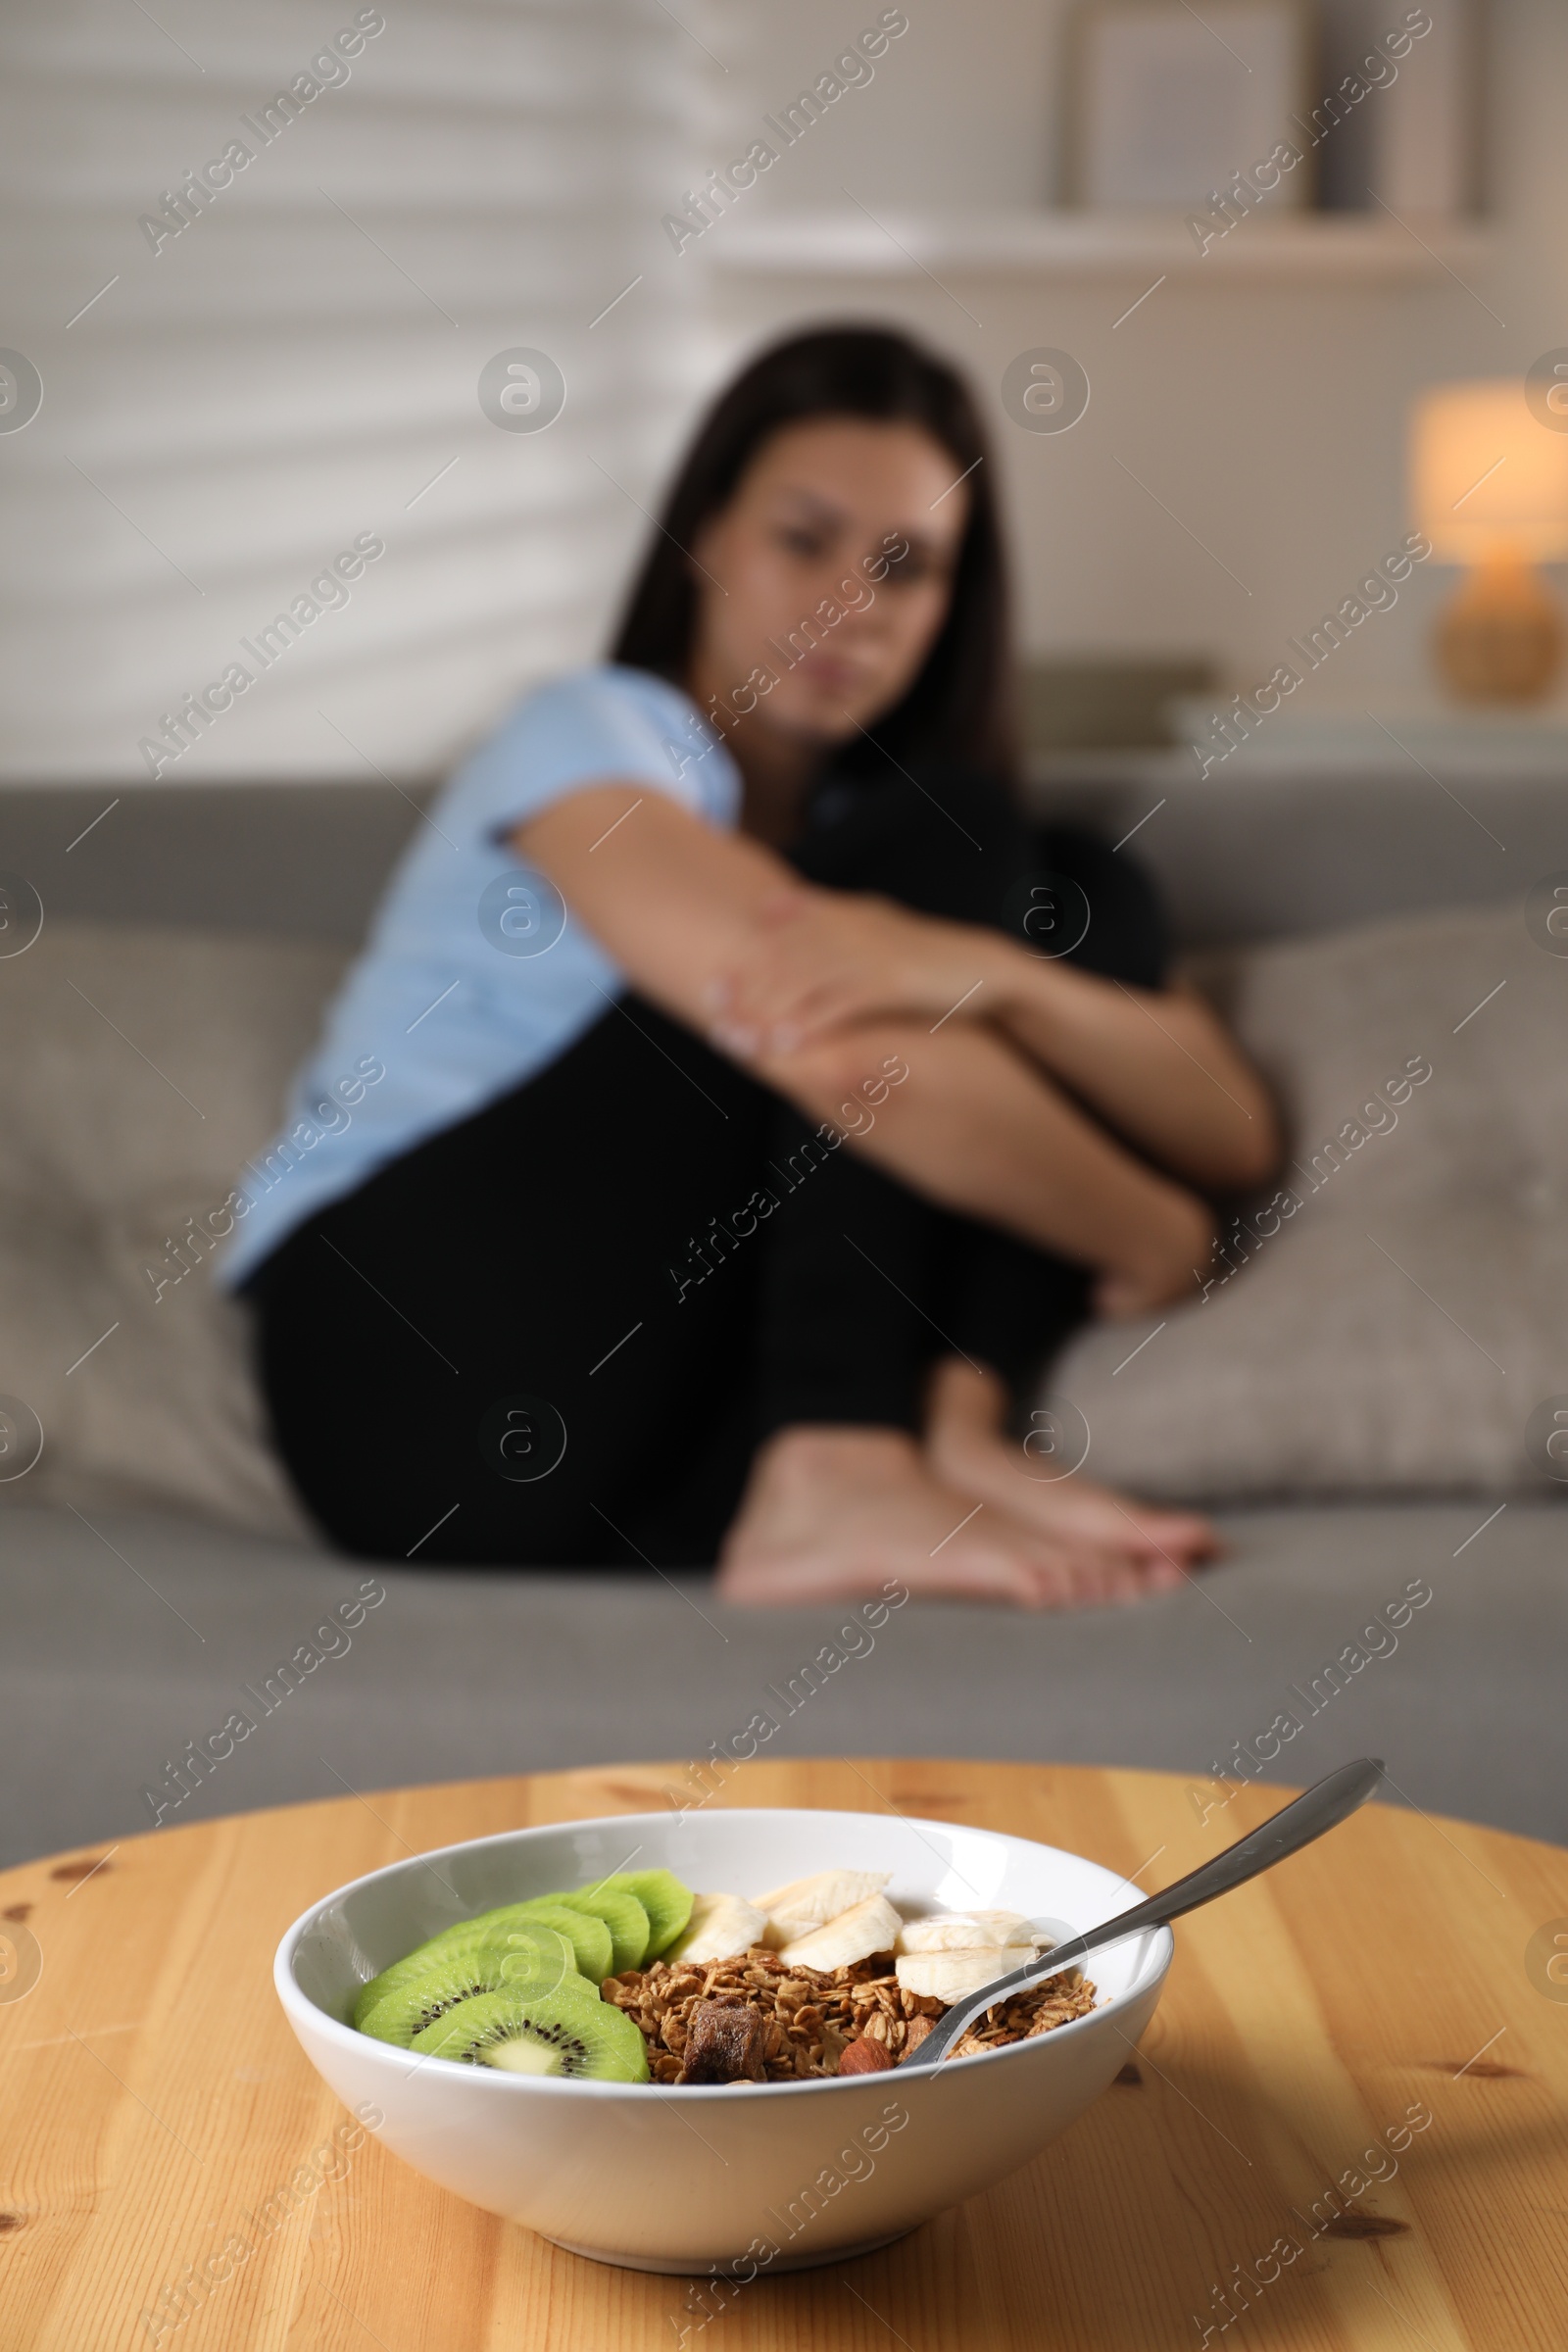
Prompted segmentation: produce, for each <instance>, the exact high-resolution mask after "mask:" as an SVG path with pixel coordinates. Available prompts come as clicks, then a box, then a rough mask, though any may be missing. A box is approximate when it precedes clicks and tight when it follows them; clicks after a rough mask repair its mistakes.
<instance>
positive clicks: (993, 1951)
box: [895, 1943, 1035, 2004]
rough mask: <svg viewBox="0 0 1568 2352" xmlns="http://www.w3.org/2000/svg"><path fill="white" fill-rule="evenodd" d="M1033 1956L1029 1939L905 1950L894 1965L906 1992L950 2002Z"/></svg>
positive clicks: (1022, 1963) (1033, 1951) (1019, 1965)
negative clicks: (974, 1946) (958, 1947)
mask: <svg viewBox="0 0 1568 2352" xmlns="http://www.w3.org/2000/svg"><path fill="white" fill-rule="evenodd" d="M1034 1956H1035V1947H1034V1945H1033V1944H1032V1943H991V1944H987V1945H986V1946H985V1948H984V1949H983V1950H970V1951H956V1952H951V1951H950V1952H906V1953H904V1954H902V1955H901V1956H900V1958H899V1959H898V1960H897V1961H896V1962H895V1967H896V1969H897V1973H898V1979H899V1983H900V1984H901V1985H903V1987H904V1989H905V1991H906V1992H917V1993H921V1994H923V1995H924V1997H925V1998H926V1999H927V2000H930V2001H947V2002H949V2003H950V2004H951V2003H952V2002H954V2001H965V2000H967V1999H968V1997H969V1995H970V1993H971V1992H978V1991H979V1990H980V1988H981V1986H982V1985H990V1984H992V1983H993V1982H994V1981H995V1979H996V1978H998V1977H1005V1976H1006V1974H1007V1973H1008V1971H1009V1970H1010V1969H1014V1968H1022V1967H1023V1965H1024V1963H1025V1961H1026V1960H1032V1959H1033V1958H1034Z"/></svg>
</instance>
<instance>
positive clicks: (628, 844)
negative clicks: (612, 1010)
mask: <svg viewBox="0 0 1568 2352" xmlns="http://www.w3.org/2000/svg"><path fill="white" fill-rule="evenodd" d="M511 839H512V846H513V847H514V849H515V850H516V852H517V854H518V856H519V857H521V858H526V859H527V861H528V863H529V864H530V865H536V866H538V867H539V868H540V870H541V871H542V872H543V873H545V874H547V875H548V876H549V878H550V880H551V881H552V882H554V883H555V885H556V887H557V889H558V890H559V891H560V892H561V895H562V897H563V898H564V900H565V902H566V905H567V907H569V908H570V910H571V912H572V913H573V914H574V915H575V916H577V918H578V919H579V920H580V921H581V922H582V923H583V924H585V925H586V927H587V929H588V930H590V931H591V932H592V933H593V935H594V937H595V938H596V939H597V940H599V941H600V943H601V944H602V945H603V946H604V948H605V949H606V950H607V951H608V953H609V954H610V955H611V956H613V957H614V959H615V961H616V962H617V963H618V964H619V965H620V967H621V969H622V971H624V972H625V973H626V974H627V975H628V976H629V977H630V979H631V980H632V982H633V983H634V985H635V986H636V987H637V988H638V989H640V990H641V992H642V993H643V995H644V996H647V997H651V998H652V999H653V1001H654V1003H655V1004H656V1005H662V1007H663V1009H664V1010H665V1011H666V1012H669V1013H673V1014H674V1016H675V1018H676V1019H677V1020H681V1021H684V1022H685V1023H686V1025H687V1026H688V1028H691V1029H695V1030H696V1031H697V1032H698V1033H699V1035H702V1036H707V1035H708V1034H709V1032H710V1031H711V1027H712V1024H713V1019H714V1014H715V1011H716V1008H717V1006H716V998H715V994H714V991H715V984H716V981H717V976H718V975H719V974H720V973H721V972H723V971H725V970H727V969H728V968H729V967H730V966H731V965H733V964H735V963H738V962H743V961H744V960H745V959H746V957H747V956H748V955H749V954H750V952H751V950H752V947H753V943H754V942H755V940H756V938H757V936H758V934H759V931H760V928H761V926H762V924H763V921H764V918H765V910H766V909H767V907H769V905H770V903H771V902H773V901H775V900H777V899H778V898H779V897H780V896H781V895H782V894H784V893H786V892H789V891H792V890H799V888H800V884H799V882H798V880H797V878H796V876H795V875H794V873H793V872H792V871H791V869H790V867H789V866H787V865H786V864H785V862H784V860H783V858H780V857H778V856H777V855H776V854H775V852H773V851H772V850H768V849H764V848H763V847H762V845H761V844H760V842H755V841H750V840H748V839H747V838H746V837H745V835H743V834H738V833H721V832H719V831H717V830H716V829H715V828H714V827H713V826H711V825H709V824H705V823H704V822H703V821H702V819H701V818H700V817H696V816H693V815H691V814H690V813H689V812H688V811H687V810H686V809H683V808H681V806H680V805H679V803H678V802H676V801H672V800H671V799H670V797H669V795H668V794H667V793H664V792H661V791H660V790H659V789H658V787H657V786H653V785H647V784H634V783H617V782H614V781H612V780H607V781H606V782H604V783H602V784H587V785H584V786H583V787H582V788H581V789H580V790H579V791H576V792H571V793H567V794H566V795H565V796H564V798H563V799H561V800H559V801H553V802H552V803H551V804H550V806H549V807H548V808H547V809H541V810H540V811H539V813H538V815H537V816H531V817H529V818H527V820H526V821H525V822H524V823H522V824H520V825H519V826H518V827H517V828H516V830H515V832H514V833H513V835H512V837H511Z"/></svg>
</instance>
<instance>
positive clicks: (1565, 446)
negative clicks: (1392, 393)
mask: <svg viewBox="0 0 1568 2352" xmlns="http://www.w3.org/2000/svg"><path fill="white" fill-rule="evenodd" d="M1410 490H1411V504H1412V506H1413V508H1414V512H1415V519H1416V521H1417V523H1418V524H1419V526H1420V528H1421V529H1422V530H1423V531H1424V532H1425V534H1426V536H1427V537H1428V538H1429V539H1430V540H1431V542H1432V552H1433V554H1434V555H1435V556H1436V557H1437V558H1438V559H1439V561H1440V562H1442V563H1446V564H1480V563H1486V562H1487V561H1488V560H1489V559H1492V558H1495V557H1498V556H1516V557H1524V558H1526V559H1528V560H1529V561H1531V562H1534V563H1538V564H1540V563H1550V562H1551V561H1553V560H1554V559H1555V558H1557V557H1560V556H1564V555H1568V433H1556V432H1549V431H1548V430H1547V429H1546V428H1545V426H1544V425H1542V424H1539V423H1538V422H1537V420H1536V418H1535V417H1533V416H1532V415H1531V413H1530V410H1529V409H1528V407H1527V406H1526V405H1525V388H1524V384H1523V382H1522V381H1521V380H1520V379H1518V378H1517V377H1512V376H1509V377H1504V378H1502V379H1500V380H1498V381H1494V382H1484V383H1463V384H1437V385H1434V386H1433V388H1432V389H1431V391H1429V392H1426V393H1423V395H1422V397H1421V399H1420V400H1419V401H1418V402H1417V403H1416V406H1415V410H1414V412H1413V415H1412V418H1411V426H1410Z"/></svg>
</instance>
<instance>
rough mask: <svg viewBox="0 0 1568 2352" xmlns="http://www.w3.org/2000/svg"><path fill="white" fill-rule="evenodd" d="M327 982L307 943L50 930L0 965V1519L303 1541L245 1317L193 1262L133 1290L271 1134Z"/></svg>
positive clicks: (157, 1269) (165, 1268)
mask: <svg viewBox="0 0 1568 2352" xmlns="http://www.w3.org/2000/svg"><path fill="white" fill-rule="evenodd" d="M343 963H344V956H343V955H342V953H341V951H339V950H337V949H329V948H324V947H319V946H317V945H314V944H301V943H297V942H292V941H284V940H270V939H246V938H219V937H208V936H206V935H203V934H200V933H196V932H189V931H153V930H141V929H137V928H134V927H132V926H130V925H120V924H114V925H111V924H97V923H68V922H52V921H48V920H46V921H45V924H44V928H43V931H42V933H41V935H40V937H39V938H38V940H37V941H36V942H35V944H34V945H33V946H32V947H31V948H29V949H28V950H27V951H26V952H25V954H24V955H22V956H12V957H9V958H5V959H3V960H0V1071H3V1072H4V1089H5V1103H6V1117H5V1120H4V1122H3V1124H0V1394H3V1395H5V1396H8V1397H15V1398H19V1399H20V1400H21V1401H22V1402H23V1404H25V1406H27V1407H28V1408H30V1410H31V1412H32V1413H33V1414H34V1415H36V1417H37V1420H38V1421H39V1422H40V1423H41V1424H42V1428H43V1435H44V1443H43V1451H42V1453H41V1455H40V1456H39V1458H38V1460H37V1462H36V1464H35V1466H34V1467H33V1468H31V1469H30V1470H28V1471H27V1472H26V1473H25V1475H24V1476H22V1477H18V1478H12V1479H6V1480H5V1481H4V1483H0V1500H17V1501H25V1502H44V1501H52V1502H61V1503H67V1504H73V1505H74V1506H76V1507H77V1508H79V1509H82V1510H85V1511H91V1510H93V1509H94V1508H104V1509H108V1508H113V1507H116V1506H119V1505H128V1506H146V1507H159V1506H174V1507H178V1508H184V1509H189V1510H194V1511H199V1512H201V1513H203V1514H204V1515H205V1516H207V1517H210V1518H215V1519H219V1520H223V1521H227V1522H229V1523H230V1524H232V1525H234V1526H238V1527H245V1528H251V1529H255V1530H257V1531H259V1532H263V1533H266V1534H270V1535H283V1536H289V1535H292V1536H301V1535H303V1534H304V1532H305V1528H304V1522H303V1520H302V1518H301V1515H300V1512H299V1509H298V1506H297V1504H296V1503H295V1501H294V1499H293V1497H292V1495H291V1493H290V1491H289V1488H288V1484H287V1481H286V1479H285V1478H284V1476H283V1473H282V1470H281V1469H280V1467H279V1465H278V1464H277V1462H276V1461H275V1459H274V1458H273V1456H272V1454H271V1452H270V1449H269V1447H268V1446H267V1444H266V1442H265V1438H264V1435H263V1424H262V1415H261V1410H260V1404H259V1399H258V1397H257V1395H256V1390H255V1384H254V1381H253V1379H252V1377H251V1372H250V1367H249V1362H248V1359H247V1353H246V1344H245V1343H246V1335H245V1328H244V1310H243V1309H242V1308H240V1307H238V1306H236V1305H234V1304H233V1303H232V1302H231V1301H229V1300H228V1299H225V1298H224V1297H222V1295H221V1293H219V1292H218V1291H217V1290H216V1289H215V1287H214V1285H213V1283H212V1281H211V1278H210V1271H209V1268H208V1265H207V1263H206V1262H205V1261H204V1262H203V1264H202V1266H201V1268H200V1269H199V1270H198V1271H193V1272H192V1273H190V1274H189V1275H187V1276H186V1277H185V1278H184V1279H183V1280H180V1281H177V1282H175V1281H172V1280H171V1281H169V1282H168V1284H167V1287H166V1288H165V1289H164V1290H163V1292H162V1294H161V1295H159V1294H158V1293H157V1291H156V1286H155V1281H154V1280H153V1279H151V1278H150V1277H149V1272H148V1269H149V1268H151V1269H152V1270H153V1273H154V1274H155V1275H163V1276H169V1275H172V1273H173V1272H174V1271H175V1269H176V1268H177V1265H178V1262H179V1261H178V1260H177V1259H176V1260H173V1261H171V1259H170V1256H169V1254H168V1249H167V1245H168V1243H169V1242H170V1241H177V1238H178V1236H179V1234H180V1229H181V1226H182V1223H183V1221H184V1219H185V1218H186V1217H187V1216H192V1215H196V1216H200V1215H201V1214H203V1213H204V1212H207V1211H210V1210H214V1209H216V1208H217V1207H219V1205H220V1204H221V1202H222V1201H224V1200H225V1199H226V1197H227V1195H228V1192H229V1189H230V1187H231V1185H232V1184H233V1181H234V1176H235V1172H236V1171H237V1169H238V1168H239V1167H240V1165H241V1163H242V1162H243V1161H244V1160H245V1159H246V1158H248V1157H249V1155H250V1154H251V1153H252V1152H255V1151H256V1150H257V1149H258V1148H259V1147H260V1146H261V1145H262V1144H263V1143H265V1142H266V1141H267V1140H268V1139H269V1137H270V1134H271V1133H272V1131H273V1129H274V1127H275V1125H276V1123H277V1120H278V1118H279V1116H280V1113H281V1108H282V1101H283V1094H284V1090H285V1088H286V1085H287V1082H288V1079H289V1077H290V1075H291V1074H292V1072H293V1070H294V1068H295V1066H296V1064H297V1063H298V1061H299V1060H300V1058H301V1056H302V1055H303V1054H304V1053H305V1052H306V1050H307V1048H308V1047H309V1045H310V1044H311V1042H312V1040H313V1038H314V1036H315V1033H316V1030H317V1026H318V1023H319V1017H320V1009H321V1005H322V1002H323V1000H324V999H325V997H326V996H327V994H328V993H329V991H330V990H331V989H332V987H333V986H334V985H335V983H336V981H337V978H338V976H339V974H340V972H341V970H342V968H343ZM4 1441H5V1432H4V1431H0V1443H3V1442H4ZM9 1458H11V1459H16V1458H18V1457H17V1456H16V1454H15V1453H14V1452H13V1453H12V1454H11V1455H10V1457H9Z"/></svg>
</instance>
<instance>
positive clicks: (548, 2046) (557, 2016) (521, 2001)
mask: <svg viewBox="0 0 1568 2352" xmlns="http://www.w3.org/2000/svg"><path fill="white" fill-rule="evenodd" d="M408 2046H409V2048H410V2049H411V2050H414V2051H416V2052H417V2054H418V2055H419V2056H420V2057H421V2058H454V2059H457V2060H458V2061H459V2063H460V2064H461V2063H466V2064H468V2065H470V2066H471V2065H478V2066H495V2067H499V2068H500V2069H501V2070H502V2072H503V2073H505V2074H511V2075H566V2076H575V2077H581V2078H584V2079H586V2080H588V2081H591V2082H647V2081H648V2050H647V2047H646V2045H645V2043H644V2041H643V2037H642V2035H641V2034H639V2032H638V2031H637V2028H636V2027H635V2026H634V2025H633V2024H632V2021H631V2019H630V2018H629V2017H627V2016H626V2015H625V2014H624V2013H623V2011H621V2010H619V2009H613V2008H612V2007H611V2006H610V2004H609V2002H608V2001H601V2000H600V1999H598V1998H597V1996H595V1995H594V1994H593V1993H591V1992H590V1994H589V1996H588V1998H587V1999H586V2000H585V1999H583V1998H582V1996H581V1995H580V1994H577V1993H570V1994H565V1995H563V1994H562V1993H561V1992H560V1991H559V1990H558V1991H556V1992H553V1993H530V1992H529V1991H527V1990H526V1988H524V1987H521V1986H518V1985H507V1986H505V1987H504V1988H503V1989H502V1990H500V1991H497V1992H482V1993H476V1994H475V1995H474V1996H473V1997H472V1998H471V1999H468V2000H463V2001H459V2002H458V2003H457V2004H456V2005H455V2006H454V2007H453V2008H451V2009H448V2010H447V2011H446V2012H445V2013H444V2014H443V2015H442V2016H441V2017H439V2018H438V2019H436V2020H435V2022H434V2023H433V2024H431V2025H429V2026H426V2027H425V2028H424V2029H423V2031H422V2032H421V2033H419V2034H416V2035H415V2037H414V2039H413V2040H412V2041H411V2042H410V2043H409V2045H408Z"/></svg>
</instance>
